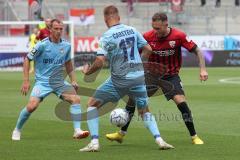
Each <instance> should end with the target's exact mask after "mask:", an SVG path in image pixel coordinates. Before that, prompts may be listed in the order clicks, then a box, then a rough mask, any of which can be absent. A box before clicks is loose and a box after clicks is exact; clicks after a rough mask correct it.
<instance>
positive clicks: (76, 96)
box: [65, 95, 80, 104]
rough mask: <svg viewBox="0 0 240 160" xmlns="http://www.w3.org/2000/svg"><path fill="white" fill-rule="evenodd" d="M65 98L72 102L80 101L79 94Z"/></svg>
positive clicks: (77, 102)
mask: <svg viewBox="0 0 240 160" xmlns="http://www.w3.org/2000/svg"><path fill="white" fill-rule="evenodd" d="M65 100H67V101H69V102H70V103H71V104H79V103H80V97H79V96H78V95H71V96H70V97H69V98H66V99H65Z"/></svg>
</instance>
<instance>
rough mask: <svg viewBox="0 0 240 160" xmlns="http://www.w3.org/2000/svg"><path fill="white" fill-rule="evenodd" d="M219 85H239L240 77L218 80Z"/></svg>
mask: <svg viewBox="0 0 240 160" xmlns="http://www.w3.org/2000/svg"><path fill="white" fill-rule="evenodd" d="M218 81H219V82H221V83H230V84H240V77H231V78H224V79H219V80H218Z"/></svg>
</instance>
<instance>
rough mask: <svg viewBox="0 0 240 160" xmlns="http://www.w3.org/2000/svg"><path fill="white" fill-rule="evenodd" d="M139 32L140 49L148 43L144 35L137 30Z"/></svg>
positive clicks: (138, 44) (138, 45)
mask: <svg viewBox="0 0 240 160" xmlns="http://www.w3.org/2000/svg"><path fill="white" fill-rule="evenodd" d="M136 34H137V47H138V49H141V48H142V47H144V46H145V45H147V44H148V43H147V41H146V40H145V39H144V37H143V36H142V34H141V33H139V32H138V31H136Z"/></svg>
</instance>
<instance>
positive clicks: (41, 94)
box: [31, 81, 74, 101]
mask: <svg viewBox="0 0 240 160" xmlns="http://www.w3.org/2000/svg"><path fill="white" fill-rule="evenodd" d="M72 90H74V88H73V87H72V85H71V84H69V83H68V82H67V81H64V83H56V84H54V85H50V84H49V83H41V82H36V83H35V85H34V87H33V89H32V92H31V96H32V97H37V98H39V99H40V100H41V101H42V100H43V99H44V98H45V97H47V96H48V95H49V94H50V93H54V94H55V95H57V96H58V97H59V98H62V97H61V95H62V93H63V92H66V91H72Z"/></svg>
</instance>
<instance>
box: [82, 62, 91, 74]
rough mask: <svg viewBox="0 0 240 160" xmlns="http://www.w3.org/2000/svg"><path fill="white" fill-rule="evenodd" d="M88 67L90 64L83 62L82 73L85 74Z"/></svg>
mask: <svg viewBox="0 0 240 160" xmlns="http://www.w3.org/2000/svg"><path fill="white" fill-rule="evenodd" d="M89 68H90V65H89V64H85V65H84V66H83V68H82V73H84V74H86V73H87V72H88V70H89Z"/></svg>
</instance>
